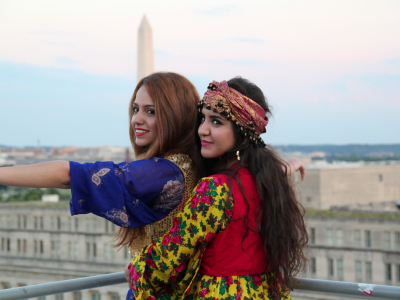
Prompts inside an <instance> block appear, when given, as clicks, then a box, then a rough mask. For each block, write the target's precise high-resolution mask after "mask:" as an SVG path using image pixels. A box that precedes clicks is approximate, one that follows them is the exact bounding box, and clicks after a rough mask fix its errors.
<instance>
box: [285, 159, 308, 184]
mask: <svg viewBox="0 0 400 300" xmlns="http://www.w3.org/2000/svg"><path fill="white" fill-rule="evenodd" d="M286 164H287V167H288V175H293V174H294V173H296V172H297V171H300V175H301V181H304V178H305V176H306V168H305V167H304V165H303V163H302V162H301V161H300V160H298V159H297V158H291V159H289V160H288V161H287V162H286Z"/></svg>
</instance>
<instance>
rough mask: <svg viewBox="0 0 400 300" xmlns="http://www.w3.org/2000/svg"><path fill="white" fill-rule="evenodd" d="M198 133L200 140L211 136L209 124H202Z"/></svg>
mask: <svg viewBox="0 0 400 300" xmlns="http://www.w3.org/2000/svg"><path fill="white" fill-rule="evenodd" d="M197 133H198V135H199V137H200V138H202V137H204V136H208V135H210V127H209V126H208V124H207V122H203V123H201V124H200V126H199V129H198V130H197Z"/></svg>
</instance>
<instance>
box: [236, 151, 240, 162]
mask: <svg viewBox="0 0 400 300" xmlns="http://www.w3.org/2000/svg"><path fill="white" fill-rule="evenodd" d="M236 156H237V160H240V156H239V150H238V151H236Z"/></svg>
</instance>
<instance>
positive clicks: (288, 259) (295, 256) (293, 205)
mask: <svg viewBox="0 0 400 300" xmlns="http://www.w3.org/2000/svg"><path fill="white" fill-rule="evenodd" d="M228 85H229V87H231V88H233V89H235V90H237V91H238V92H240V93H241V94H243V95H245V96H247V97H249V98H250V99H252V100H253V101H255V102H256V103H258V104H259V105H260V106H261V107H262V108H263V109H264V110H265V112H266V115H267V116H269V115H271V111H270V109H269V106H268V103H267V101H266V99H265V97H264V94H263V92H262V91H261V89H260V88H259V87H258V86H256V85H255V84H254V83H252V82H250V81H248V80H246V79H243V78H241V77H235V78H233V79H231V80H229V81H228ZM199 124H200V116H198V123H197V125H198V126H199ZM197 128H198V127H197ZM233 128H234V133H235V138H236V145H235V147H234V148H233V149H231V150H230V151H228V152H226V153H225V154H224V155H223V156H222V157H221V158H217V159H204V158H203V160H204V163H203V166H204V167H203V170H202V172H203V175H204V176H210V175H213V174H227V175H228V178H229V182H228V183H229V185H230V182H231V180H232V179H234V180H235V181H237V182H238V184H239V187H240V188H241V190H242V193H243V196H244V198H245V200H246V201H248V200H247V198H246V191H244V190H243V188H242V186H241V184H240V179H239V178H238V176H237V171H238V169H239V168H241V167H246V168H247V169H248V170H249V171H250V173H251V174H252V176H253V177H254V180H255V182H256V185H257V190H258V193H259V195H260V205H261V209H260V210H259V212H258V216H257V220H260V222H259V224H258V225H259V231H260V234H261V237H262V240H263V244H264V248H265V252H266V255H267V262H268V265H267V269H266V273H267V276H268V278H269V279H270V280H271V281H275V282H282V283H284V285H285V286H286V287H288V288H289V289H291V288H292V284H293V278H294V277H295V275H296V274H298V273H299V272H300V271H301V269H302V268H303V266H304V263H306V261H307V259H306V257H305V253H304V251H305V250H306V247H307V243H308V234H307V230H306V226H305V224H304V219H303V216H304V209H303V207H302V206H301V204H300V203H299V202H298V201H297V199H296V196H295V192H294V190H293V187H292V185H291V183H290V180H289V178H288V175H287V165H286V164H285V162H284V161H283V160H282V158H281V157H280V156H279V155H278V154H277V153H276V152H275V151H274V149H273V148H272V147H271V146H268V145H267V146H265V147H258V146H256V145H254V144H251V143H250V142H249V139H247V138H246V137H245V136H243V135H242V134H241V133H240V130H239V129H238V128H236V127H235V126H233ZM196 143H197V144H198V146H199V147H200V138H199V137H197V139H196ZM236 151H239V153H240V161H238V160H236ZM233 161H236V163H235V167H233V168H232V167H231V168H229V166H231V165H232V162H233ZM282 277H283V278H282ZM272 283H273V282H272ZM270 286H271V285H270ZM271 292H272V293H274V294H279V293H280V291H279V289H278V288H277V287H276V285H274V284H272V291H271Z"/></svg>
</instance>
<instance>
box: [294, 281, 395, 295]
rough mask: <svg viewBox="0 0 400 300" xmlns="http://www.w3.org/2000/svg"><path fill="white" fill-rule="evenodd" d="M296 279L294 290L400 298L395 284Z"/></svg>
mask: <svg viewBox="0 0 400 300" xmlns="http://www.w3.org/2000/svg"><path fill="white" fill-rule="evenodd" d="M297 280H298V283H295V285H294V289H295V290H302V291H310V292H320V293H330V294H338V295H347V296H357V297H367V298H369V299H393V300H394V299H396V300H399V299H400V287H397V286H387V285H374V284H367V283H354V282H342V281H331V280H317V279H303V278H299V279H297ZM371 289H372V290H371ZM364 290H365V292H364ZM367 293H371V294H367Z"/></svg>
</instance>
